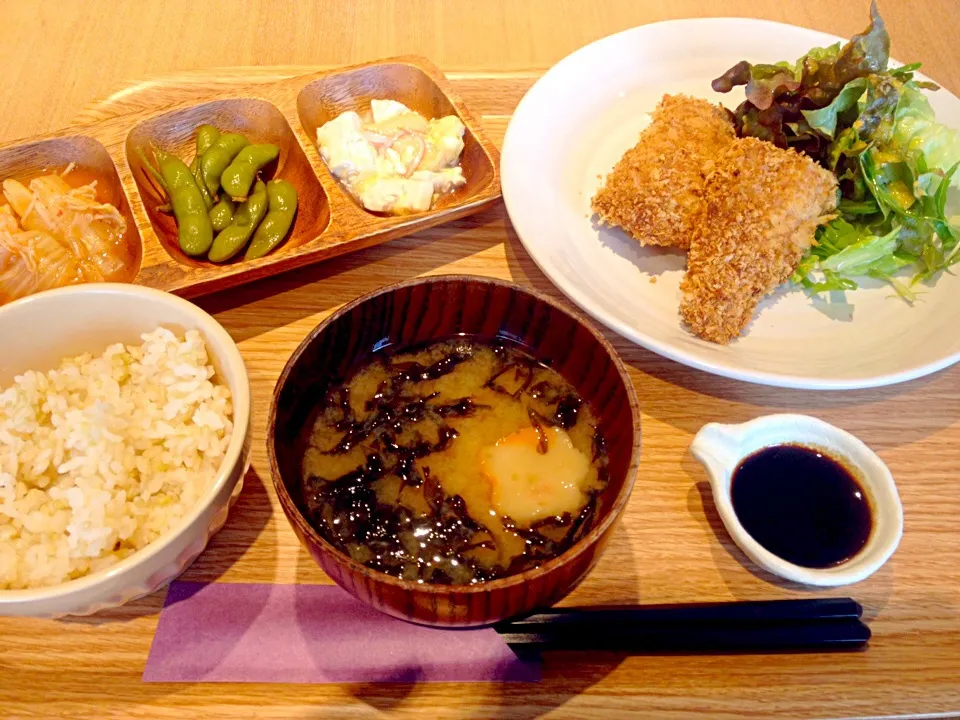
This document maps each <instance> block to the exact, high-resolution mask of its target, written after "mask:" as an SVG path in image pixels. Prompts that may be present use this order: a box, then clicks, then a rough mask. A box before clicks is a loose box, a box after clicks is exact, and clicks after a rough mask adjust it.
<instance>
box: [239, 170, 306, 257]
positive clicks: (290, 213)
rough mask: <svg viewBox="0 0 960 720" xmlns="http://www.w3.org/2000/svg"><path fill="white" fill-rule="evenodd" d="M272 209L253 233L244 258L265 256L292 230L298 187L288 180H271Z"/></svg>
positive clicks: (269, 187) (268, 186)
mask: <svg viewBox="0 0 960 720" xmlns="http://www.w3.org/2000/svg"><path fill="white" fill-rule="evenodd" d="M267 197H268V198H269V200H270V210H269V211H268V212H267V215H266V217H265V218H263V222H262V223H260V226H259V227H258V228H257V231H256V232H255V233H254V234H253V240H251V241H250V247H248V248H247V252H246V254H245V255H244V260H255V259H257V258H260V257H263V256H264V255H266V254H267V253H268V252H270V251H271V250H273V249H274V248H275V247H276V246H277V245H279V244H280V243H281V242H282V241H283V239H284V238H285V237H286V236H287V233H288V232H290V226H291V225H293V218H294V217H295V216H296V214H297V189H296V188H295V187H294V186H293V185H292V184H291V183H289V182H287V181H286V180H271V181H270V182H268V183H267Z"/></svg>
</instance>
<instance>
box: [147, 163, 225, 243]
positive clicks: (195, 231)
mask: <svg viewBox="0 0 960 720" xmlns="http://www.w3.org/2000/svg"><path fill="white" fill-rule="evenodd" d="M153 153H154V156H155V157H156V159H157V165H158V166H159V171H160V175H161V176H162V177H163V181H164V183H165V184H166V186H167V195H168V196H169V198H170V204H171V205H172V206H173V215H174V217H176V219H177V240H178V242H179V243H180V249H181V250H183V252H185V253H186V254H187V255H203V254H204V253H205V252H207V251H208V250H209V249H210V244H211V243H212V242H213V225H212V224H211V223H210V216H209V215H207V206H206V205H205V204H204V202H203V195H202V194H201V193H200V188H199V187H198V186H197V182H196V180H195V179H194V177H193V175H192V174H191V173H190V168H188V167H187V165H186V163H184V162H183V160H181V159H180V158H178V157H176V156H175V155H171V154H170V153H168V152H164V151H163V150H160V149H154V151H153Z"/></svg>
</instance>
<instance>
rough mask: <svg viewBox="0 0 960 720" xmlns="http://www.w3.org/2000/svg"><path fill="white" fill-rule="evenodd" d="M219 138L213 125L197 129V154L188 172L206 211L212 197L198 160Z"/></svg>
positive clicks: (210, 204)
mask: <svg viewBox="0 0 960 720" xmlns="http://www.w3.org/2000/svg"><path fill="white" fill-rule="evenodd" d="M219 138H220V131H219V130H217V129H216V128H215V127H214V126H213V125H207V124H203V125H201V126H200V127H198V128H197V154H196V155H195V156H194V158H193V162H191V163H190V172H192V173H193V177H194V178H195V179H196V181H197V185H198V186H199V187H200V192H201V193H202V194H203V202H204V203H205V204H206V206H207V210H209V209H211V208H212V207H213V195H211V194H210V190H209V189H208V188H207V184H206V183H205V182H204V181H203V175H202V174H201V173H200V158H201V157H203V154H204V153H205V152H206V151H207V150H209V149H210V148H211V147H212V146H213V144H214V143H215V142H216V141H217V140H218V139H219ZM214 229H216V228H214Z"/></svg>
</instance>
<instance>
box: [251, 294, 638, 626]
mask: <svg viewBox="0 0 960 720" xmlns="http://www.w3.org/2000/svg"><path fill="white" fill-rule="evenodd" d="M458 333H466V334H467V335H470V336H474V337H478V338H486V339H493V338H496V337H504V338H509V339H510V340H513V341H515V342H519V343H521V344H522V345H524V346H525V347H526V349H527V351H528V352H530V353H531V354H532V355H533V356H534V357H536V358H538V359H539V360H541V361H543V362H549V363H550V365H551V367H553V368H554V369H556V370H557V371H558V372H559V373H560V374H561V375H563V376H564V377H565V378H566V379H567V380H568V381H570V382H571V383H573V385H574V386H575V387H576V388H577V390H578V391H579V393H580V394H581V395H582V396H583V398H584V399H585V400H587V401H588V402H589V403H590V404H591V406H592V407H593V410H594V411H595V412H596V414H597V415H598V417H599V418H600V424H601V426H602V427H603V428H604V432H605V440H606V443H607V451H608V453H609V458H610V465H609V469H610V483H609V485H608V486H607V488H606V490H605V491H604V493H603V494H602V495H601V496H600V498H599V504H598V519H597V523H596V525H595V526H594V528H593V529H592V530H590V532H588V533H587V534H586V536H585V537H584V538H582V539H581V540H580V541H579V542H578V543H577V544H575V545H574V546H573V547H572V548H570V549H569V550H568V551H567V552H565V553H564V554H562V555H561V556H559V557H557V558H555V559H553V560H551V561H549V562H547V563H545V564H543V565H541V566H540V567H538V568H536V569H533V570H529V571H526V572H523V573H520V574H517V575H512V576H508V577H505V578H501V579H499V580H494V581H491V582H487V583H481V584H478V585H459V586H458V585H426V584H424V585H420V584H417V583H415V582H408V581H403V580H399V579H397V578H395V577H392V576H389V575H386V574H385V573H381V572H377V571H375V570H371V569H370V568H367V567H365V566H363V565H360V564H359V563H357V562H355V561H354V560H352V559H350V558H349V557H348V556H347V555H345V554H343V553H341V552H340V551H339V550H337V549H336V548H334V547H333V546H332V545H330V544H329V543H327V542H326V541H325V540H324V539H323V538H322V537H321V536H320V534H319V533H318V532H317V531H316V530H315V529H314V528H313V527H312V526H311V525H310V524H309V523H308V522H307V520H306V519H305V517H304V516H303V514H302V513H301V511H300V509H299V507H298V504H297V501H296V500H295V499H294V498H296V497H298V495H299V493H298V492H297V491H296V488H297V487H298V485H299V483H300V473H301V470H300V468H301V462H302V459H303V450H304V448H303V434H302V432H301V431H302V429H303V427H304V426H305V424H306V423H307V422H309V420H310V417H311V415H312V413H313V411H314V410H315V409H316V406H317V403H318V401H319V399H320V398H322V397H324V395H325V393H326V389H327V388H328V387H329V385H330V384H331V383H334V382H337V381H339V380H341V379H343V378H344V377H345V376H346V374H347V373H348V372H349V370H350V369H351V368H353V367H355V366H356V364H357V363H359V362H362V361H363V360H365V359H366V358H368V357H370V355H371V354H372V353H374V352H375V351H377V350H379V349H381V348H383V347H386V346H388V345H389V346H390V347H391V348H404V347H410V346H415V345H419V344H422V343H425V342H428V341H430V340H436V339H443V338H447V337H451V336H453V335H456V334H458ZM267 452H268V455H269V458H270V470H271V473H272V475H273V482H274V486H275V487H276V491H277V495H278V497H279V499H280V504H281V506H282V507H283V511H284V513H285V514H286V516H287V519H288V520H289V521H290V524H291V525H292V526H293V529H294V532H296V534H297V537H299V538H300V541H301V542H302V543H303V544H304V546H305V547H306V548H307V550H308V551H309V552H310V555H311V556H312V557H313V559H314V560H315V561H316V562H317V563H318V564H319V565H320V567H321V568H323V570H324V572H326V573H327V574H328V575H329V576H330V577H331V578H332V579H333V580H334V581H336V582H337V584H339V585H340V586H341V587H343V588H344V589H346V590H347V591H348V592H350V593H352V594H353V595H355V596H356V597H357V598H359V599H360V600H362V601H363V602H366V603H368V604H370V605H372V606H373V607H375V608H377V609H378V610H381V611H383V612H386V613H389V614H390V615H394V616H396V617H400V618H403V619H406V620H412V621H415V622H419V623H424V624H427V625H438V626H471V625H485V624H489V623H493V622H497V621H498V620H501V619H503V618H507V617H512V616H515V615H518V614H521V613H524V612H528V611H530V610H533V609H534V608H537V607H543V606H547V605H550V604H552V603H553V602H555V601H557V600H559V599H560V598H561V597H563V596H564V595H565V594H566V593H568V592H569V591H570V590H571V589H572V588H573V587H574V586H575V585H576V584H577V583H578V582H580V580H581V579H583V577H584V576H585V575H586V574H587V572H589V570H590V568H591V567H593V565H594V563H596V561H597V559H598V558H599V557H600V554H601V553H602V552H603V549H604V547H605V546H606V544H607V542H608V541H609V539H610V536H611V534H612V532H613V529H614V526H615V524H616V522H617V520H618V518H619V516H620V514H621V512H622V511H623V509H624V507H625V506H626V503H627V499H628V498H629V496H630V491H631V489H632V488H633V483H634V479H635V477H636V473H637V467H638V465H639V462H640V410H639V406H638V403H637V398H636V394H635V392H634V389H633V384H632V383H631V381H630V379H629V377H628V375H627V373H626V370H625V369H624V367H623V364H622V363H621V362H620V360H619V358H618V357H617V355H616V353H615V352H614V350H613V348H612V347H611V346H610V344H609V343H608V342H607V341H606V340H605V339H604V338H603V336H602V335H601V334H600V333H598V332H597V331H596V330H594V329H593V328H592V327H591V326H590V324H589V323H588V322H587V321H586V320H584V319H583V318H581V317H580V316H578V315H576V314H574V313H572V312H570V311H568V310H566V309H564V308H563V307H561V306H560V305H559V304H557V303H556V302H555V301H553V300H551V299H550V298H548V297H546V296H545V295H541V294H539V293H536V292H533V291H531V290H527V289H525V288H521V287H519V286H517V285H514V284H512V283H506V282H503V281H499V280H492V279H489V278H481V277H471V276H458V275H450V276H437V277H431V278H423V279H417V280H413V281H409V282H404V283H400V284H398V285H393V286H391V287H388V288H385V289H382V290H379V291H377V292H374V293H372V294H369V295H367V296H365V297H363V298H360V299H359V300H356V301H354V302H352V303H350V304H349V305H347V306H345V307H344V308H342V309H341V310H339V311H338V312H336V313H334V314H333V315H331V316H330V317H329V318H327V319H326V320H324V321H323V322H322V323H321V324H320V325H318V326H317V327H316V328H315V329H314V330H313V331H312V332H311V333H310V334H309V335H308V336H307V337H306V339H305V340H304V341H303V342H302V343H301V344H300V346H299V347H298V348H297V350H296V351H295V352H294V353H293V355H292V356H291V357H290V359H289V360H288V361H287V364H286V366H285V367H284V370H283V373H282V374H281V375H280V379H279V381H278V382H277V385H276V388H275V389H274V396H273V403H272V405H271V408H270V413H269V415H268V418H267Z"/></svg>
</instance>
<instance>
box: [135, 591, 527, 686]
mask: <svg viewBox="0 0 960 720" xmlns="http://www.w3.org/2000/svg"><path fill="white" fill-rule="evenodd" d="M143 680H144V681H145V682H282V683H330V682H431V681H467V682H483V681H523V682H537V681H539V680H540V666H539V663H537V662H535V661H530V660H521V659H519V658H518V657H517V656H516V655H515V654H514V653H513V651H512V650H510V648H509V647H508V646H507V645H506V644H505V643H504V642H503V641H502V640H501V639H500V636H499V635H498V634H497V632H496V631H495V630H493V629H491V628H482V629H477V630H438V629H435V628H428V627H422V626H420V625H414V624H412V623H407V622H404V621H402V620H397V619H395V618H391V617H389V616H387V615H384V614H383V613H380V612H378V611H376V610H374V609H373V608H370V607H368V606H367V605H364V604H363V603H361V602H360V601H358V600H356V599H355V598H353V597H352V596H351V595H349V594H348V593H347V592H345V591H344V590H341V589H340V588H339V587H336V586H332V585H263V584H248V583H212V584H205V583H193V582H174V583H172V584H171V585H170V589H169V591H168V593H167V600H166V603H165V605H164V608H163V611H162V613H161V615H160V621H159V623H158V625H157V632H156V635H155V636H154V639H153V645H152V647H151V648H150V656H149V658H148V659H147V666H146V668H145V670H144V672H143Z"/></svg>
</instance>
